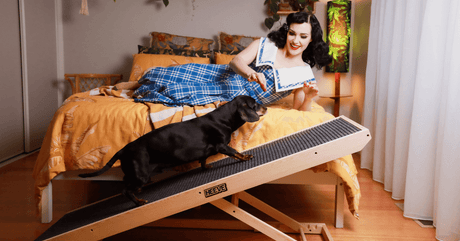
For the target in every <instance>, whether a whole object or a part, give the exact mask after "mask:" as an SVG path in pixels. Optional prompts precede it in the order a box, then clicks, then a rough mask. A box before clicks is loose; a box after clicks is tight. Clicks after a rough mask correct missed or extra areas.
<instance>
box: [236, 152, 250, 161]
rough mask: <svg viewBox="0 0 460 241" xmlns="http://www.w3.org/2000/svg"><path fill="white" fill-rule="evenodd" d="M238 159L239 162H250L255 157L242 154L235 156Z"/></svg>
mask: <svg viewBox="0 0 460 241" xmlns="http://www.w3.org/2000/svg"><path fill="white" fill-rule="evenodd" d="M235 157H236V159H238V160H241V161H249V160H251V159H252V158H253V157H254V156H253V155H250V154H241V153H237V154H236V155H235Z"/></svg>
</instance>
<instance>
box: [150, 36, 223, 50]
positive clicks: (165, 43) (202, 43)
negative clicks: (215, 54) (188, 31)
mask: <svg viewBox="0 0 460 241" xmlns="http://www.w3.org/2000/svg"><path fill="white" fill-rule="evenodd" d="M213 46H214V40H212V39H205V38H195V37H187V36H180V35H174V34H169V33H161V32H151V33H150V47H153V48H156V49H174V50H176V49H182V50H183V49H186V50H193V51H211V50H212V49H213Z"/></svg>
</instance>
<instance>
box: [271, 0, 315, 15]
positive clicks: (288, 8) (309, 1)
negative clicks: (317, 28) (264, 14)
mask: <svg viewBox="0 0 460 241" xmlns="http://www.w3.org/2000/svg"><path fill="white" fill-rule="evenodd" d="M317 1H318V0H305V2H304V3H299V0H279V3H278V8H279V9H278V11H277V12H276V13H277V14H278V15H288V14H290V13H294V12H299V11H305V9H306V10H309V11H310V12H312V13H315V3H316V2H317ZM268 14H269V15H273V12H272V11H271V9H270V7H269V8H268Z"/></svg>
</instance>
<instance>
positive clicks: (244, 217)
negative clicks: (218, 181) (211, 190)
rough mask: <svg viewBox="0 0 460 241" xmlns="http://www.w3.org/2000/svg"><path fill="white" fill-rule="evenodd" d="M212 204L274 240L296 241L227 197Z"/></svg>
mask: <svg viewBox="0 0 460 241" xmlns="http://www.w3.org/2000/svg"><path fill="white" fill-rule="evenodd" d="M211 204H212V205H214V206H216V207H218V208H219V209H221V210H223V211H224V212H226V213H228V214H230V215H232V216H233V217H235V218H237V219H239V220H241V221H242V222H244V223H246V224H248V225H249V226H251V227H253V228H255V229H257V230H259V231H260V232H262V233H263V234H265V235H267V236H269V237H270V238H272V239H274V240H289V241H295V239H293V238H291V237H289V236H288V235H286V234H285V233H283V232H281V231H279V230H278V229H276V228H274V227H272V226H270V225H269V224H267V223H265V222H264V221H262V220H260V219H258V218H256V217H254V216H253V215H251V214H250V213H248V212H246V211H244V210H243V209H241V208H239V207H237V206H235V205H233V204H232V203H230V202H228V201H226V200H225V199H218V200H216V201H212V202H211Z"/></svg>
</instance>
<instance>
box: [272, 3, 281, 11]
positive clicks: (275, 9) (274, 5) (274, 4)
mask: <svg viewBox="0 0 460 241" xmlns="http://www.w3.org/2000/svg"><path fill="white" fill-rule="evenodd" d="M278 9H279V8H278V5H277V4H276V3H270V11H272V13H276V12H278Z"/></svg>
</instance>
